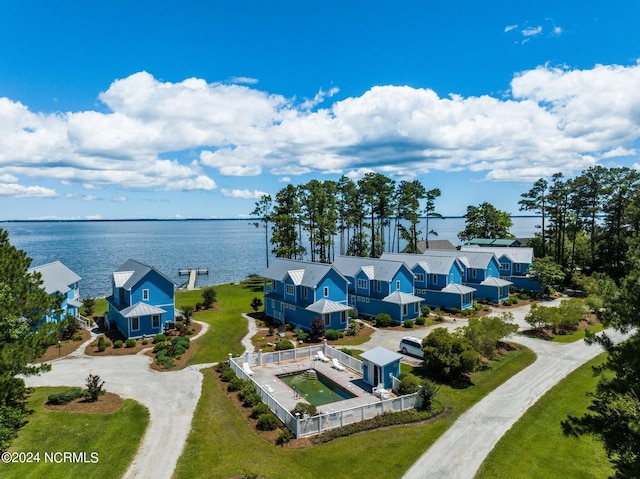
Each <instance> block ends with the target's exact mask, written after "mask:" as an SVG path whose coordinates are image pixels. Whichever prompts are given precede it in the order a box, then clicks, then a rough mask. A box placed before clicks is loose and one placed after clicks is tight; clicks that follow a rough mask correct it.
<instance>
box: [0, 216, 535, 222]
mask: <svg viewBox="0 0 640 479" xmlns="http://www.w3.org/2000/svg"><path fill="white" fill-rule="evenodd" d="M424 218H425V217H424V216H421V217H420V219H424ZM460 218H464V216H445V217H444V218H430V221H436V220H440V219H445V220H446V219H460ZM511 218H540V216H536V215H511ZM260 219H261V218H120V219H93V220H89V219H69V220H64V219H59V220H56V219H47V220H0V224H1V223H124V222H132V223H133V222H143V221H259V220H260Z"/></svg>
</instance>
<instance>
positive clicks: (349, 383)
mask: <svg viewBox="0 0 640 479" xmlns="http://www.w3.org/2000/svg"><path fill="white" fill-rule="evenodd" d="M251 369H252V370H253V376H252V377H253V380H254V381H255V382H256V383H258V384H259V385H260V386H262V387H263V388H265V389H266V390H267V392H268V393H269V395H270V396H272V397H273V398H274V399H275V400H276V401H277V402H279V403H280V405H281V406H282V407H284V408H286V409H287V410H289V411H291V410H292V409H293V408H294V407H295V406H296V404H298V403H299V402H306V401H305V400H304V399H303V398H301V397H300V396H298V395H297V394H296V393H295V392H294V391H293V389H291V388H290V387H289V386H288V385H287V384H286V383H285V382H284V381H282V380H281V379H280V378H278V376H279V375H281V374H287V373H294V372H297V371H305V370H307V369H315V370H316V371H318V372H319V373H322V374H324V375H325V376H327V377H328V378H330V379H331V380H332V381H335V382H336V383H338V384H339V385H340V386H342V387H343V388H345V389H346V390H348V391H349V392H351V393H352V394H354V395H355V396H356V397H354V398H351V399H345V400H343V401H337V402H333V403H329V404H324V405H322V406H318V411H319V412H320V413H332V412H336V411H341V410H344V409H350V408H354V407H359V406H366V405H368V404H373V403H377V402H380V398H378V397H376V396H374V395H373V394H372V393H371V387H370V386H369V385H367V384H365V383H364V381H363V380H362V375H361V374H359V373H357V372H355V371H353V370H351V369H349V368H346V367H345V370H344V371H338V370H337V369H334V368H333V367H332V366H331V363H323V362H322V361H319V360H317V359H315V360H312V359H309V358H307V359H301V360H298V361H288V362H282V363H279V364H277V363H270V364H265V365H264V366H251ZM269 388H271V389H269ZM363 388H366V389H363Z"/></svg>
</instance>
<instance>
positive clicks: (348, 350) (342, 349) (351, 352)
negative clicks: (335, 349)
mask: <svg viewBox="0 0 640 479" xmlns="http://www.w3.org/2000/svg"><path fill="white" fill-rule="evenodd" d="M340 351H342V352H343V353H344V354H347V355H349V356H353V351H351V349H349V348H340Z"/></svg>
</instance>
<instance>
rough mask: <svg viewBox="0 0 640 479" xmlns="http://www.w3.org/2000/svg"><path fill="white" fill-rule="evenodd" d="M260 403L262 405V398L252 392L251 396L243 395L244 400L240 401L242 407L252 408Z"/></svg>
mask: <svg viewBox="0 0 640 479" xmlns="http://www.w3.org/2000/svg"><path fill="white" fill-rule="evenodd" d="M260 403H262V398H261V397H260V394H258V393H257V392H254V393H251V394H245V396H244V398H243V399H242V405H243V406H244V407H250V408H253V407H254V406H257V405H258V404H260ZM263 404H264V403H263Z"/></svg>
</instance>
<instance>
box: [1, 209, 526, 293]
mask: <svg viewBox="0 0 640 479" xmlns="http://www.w3.org/2000/svg"><path fill="white" fill-rule="evenodd" d="M538 223H539V219H538V218H531V217H516V218H513V227H512V228H511V232H512V233H513V234H514V235H515V236H517V237H530V236H533V234H534V233H535V231H536V228H535V227H536V225H537V224H538ZM429 226H430V227H431V228H432V229H434V230H435V231H437V232H438V238H437V239H448V240H450V241H451V242H452V243H453V244H459V243H460V241H459V240H458V237H457V234H458V232H459V231H462V230H463V229H464V219H463V218H446V219H443V220H439V219H432V220H431V221H430V225H429ZM0 228H2V229H5V230H7V231H8V232H9V241H10V242H11V244H12V245H13V246H15V247H16V248H18V249H21V250H24V251H26V253H27V254H28V255H29V256H30V257H31V258H32V259H33V261H32V263H31V264H32V266H39V265H43V264H46V263H50V262H52V261H61V262H62V263H64V264H65V265H66V266H68V267H69V268H71V269H72V270H73V271H75V272H76V273H77V274H79V275H80V276H81V277H82V281H81V283H80V295H81V296H82V297H83V298H85V297H88V296H93V297H98V296H108V295H109V294H110V293H111V272H112V271H114V270H115V269H116V268H118V267H119V266H120V265H121V264H122V263H124V262H125V261H126V260H128V259H135V260H137V261H141V262H143V263H146V264H148V265H151V266H155V267H156V268H158V269H159V270H160V271H162V272H163V273H164V274H166V275H167V276H169V277H170V278H172V279H173V280H174V282H175V283H176V284H178V285H180V284H182V283H184V282H185V281H186V280H187V277H186V276H179V275H178V270H179V269H186V268H207V269H208V270H209V275H208V276H202V275H201V276H198V285H199V286H204V285H209V284H221V283H230V282H235V281H240V280H242V279H244V278H246V277H247V276H249V275H250V274H252V273H257V274H263V273H264V270H265V268H266V258H265V241H264V229H263V228H255V227H254V226H253V225H251V224H249V222H248V221H240V220H193V221H189V220H185V221H79V222H74V221H70V222H48V221H34V222H16V223H13V222H7V223H0ZM431 239H435V238H431ZM336 248H337V247H336ZM269 249H271V245H269ZM336 254H337V253H336Z"/></svg>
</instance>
